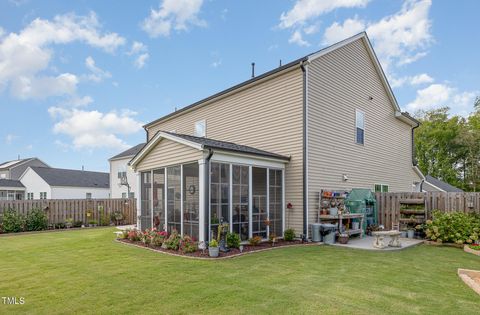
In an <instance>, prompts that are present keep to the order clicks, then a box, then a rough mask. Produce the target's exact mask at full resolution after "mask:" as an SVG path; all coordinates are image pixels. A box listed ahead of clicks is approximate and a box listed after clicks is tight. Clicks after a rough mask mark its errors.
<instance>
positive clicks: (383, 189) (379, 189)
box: [375, 184, 388, 192]
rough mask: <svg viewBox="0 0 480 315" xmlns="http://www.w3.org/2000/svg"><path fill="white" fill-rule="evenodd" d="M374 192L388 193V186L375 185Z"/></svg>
mask: <svg viewBox="0 0 480 315" xmlns="http://www.w3.org/2000/svg"><path fill="white" fill-rule="evenodd" d="M375 192H388V185H383V184H375Z"/></svg>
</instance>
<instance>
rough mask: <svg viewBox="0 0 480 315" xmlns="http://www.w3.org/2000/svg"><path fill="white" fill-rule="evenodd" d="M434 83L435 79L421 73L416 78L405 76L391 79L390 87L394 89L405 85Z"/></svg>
mask: <svg viewBox="0 0 480 315" xmlns="http://www.w3.org/2000/svg"><path fill="white" fill-rule="evenodd" d="M433 81H435V79H434V78H432V77H431V76H429V75H428V74H426V73H421V74H417V75H414V76H405V77H400V78H397V77H395V76H391V77H390V85H391V86H392V87H394V88H396V87H401V86H403V85H405V84H409V85H421V84H427V83H432V82H433Z"/></svg>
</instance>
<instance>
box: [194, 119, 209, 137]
mask: <svg viewBox="0 0 480 315" xmlns="http://www.w3.org/2000/svg"><path fill="white" fill-rule="evenodd" d="M194 135H195V136H196V137H206V135H207V123H206V122H205V120H200V121H197V122H196V123H195V134H194Z"/></svg>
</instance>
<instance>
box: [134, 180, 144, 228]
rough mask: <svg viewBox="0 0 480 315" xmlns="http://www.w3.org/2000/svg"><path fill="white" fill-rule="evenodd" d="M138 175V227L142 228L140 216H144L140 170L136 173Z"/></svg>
mask: <svg viewBox="0 0 480 315" xmlns="http://www.w3.org/2000/svg"><path fill="white" fill-rule="evenodd" d="M136 175H137V187H138V191H139V193H138V194H137V229H140V228H141V227H140V218H141V216H142V198H143V196H142V178H141V174H140V172H137V173H136Z"/></svg>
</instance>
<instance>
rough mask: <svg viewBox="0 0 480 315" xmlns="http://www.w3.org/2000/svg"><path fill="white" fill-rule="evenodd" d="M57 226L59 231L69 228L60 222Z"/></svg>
mask: <svg viewBox="0 0 480 315" xmlns="http://www.w3.org/2000/svg"><path fill="white" fill-rule="evenodd" d="M55 226H56V227H57V229H65V228H66V227H67V225H66V224H65V222H58V223H57V224H55Z"/></svg>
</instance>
